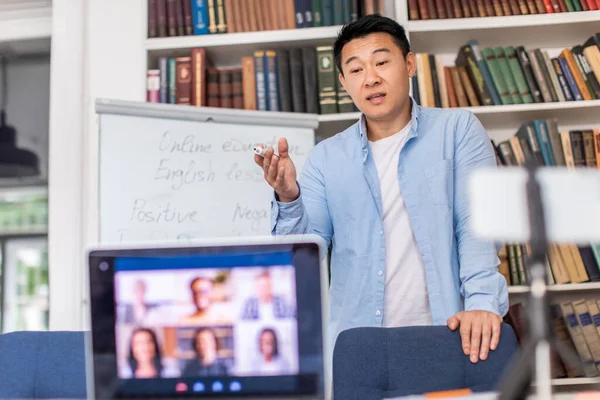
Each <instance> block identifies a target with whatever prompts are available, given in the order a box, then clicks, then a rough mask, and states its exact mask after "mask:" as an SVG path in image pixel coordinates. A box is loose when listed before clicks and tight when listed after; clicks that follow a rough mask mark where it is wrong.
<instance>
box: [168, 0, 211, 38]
mask: <svg viewBox="0 0 600 400" xmlns="http://www.w3.org/2000/svg"><path fill="white" fill-rule="evenodd" d="M158 1H160V0H158ZM191 1H192V3H191V4H192V20H193V23H194V35H206V34H208V33H209V31H208V24H209V20H208V7H207V3H206V2H207V0H191Z"/></svg>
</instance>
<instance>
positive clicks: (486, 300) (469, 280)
mask: <svg viewBox="0 0 600 400" xmlns="http://www.w3.org/2000/svg"><path fill="white" fill-rule="evenodd" d="M463 121H464V122H463ZM456 135H457V139H456V145H455V154H454V179H455V186H454V190H455V191H454V196H455V198H454V228H455V232H456V240H457V243H458V259H459V268H460V281H461V286H460V290H461V294H462V295H463V297H464V299H465V310H466V311H470V310H483V311H489V312H493V313H495V314H498V315H500V316H501V317H503V316H504V315H506V313H507V312H508V286H507V284H506V279H505V278H504V276H503V275H502V274H500V272H499V271H498V265H499V264H500V259H499V258H498V250H499V247H498V246H497V245H496V244H495V243H494V242H493V241H489V240H485V239H482V238H481V237H479V236H478V235H476V234H475V233H474V232H473V231H472V228H471V221H470V219H471V210H470V204H469V201H470V197H471V194H470V193H469V180H470V177H471V173H472V172H473V171H475V170H476V169H478V168H490V167H492V168H494V167H496V155H495V153H494V149H493V146H492V143H491V141H490V138H489V137H488V134H487V132H486V131H485V129H484V127H483V125H482V124H481V122H479V120H478V119H477V118H476V117H475V116H474V115H473V114H472V113H470V112H469V113H468V116H467V117H466V118H465V119H463V120H461V121H460V122H459V127H458V129H457V134H456Z"/></svg>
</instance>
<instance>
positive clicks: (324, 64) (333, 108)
mask: <svg viewBox="0 0 600 400" xmlns="http://www.w3.org/2000/svg"><path fill="white" fill-rule="evenodd" d="M317 62H318V68H317V79H318V81H319V82H318V84H319V108H320V110H321V114H336V113H337V112H338V106H337V92H336V84H335V80H336V75H335V62H334V60H333V46H321V47H317Z"/></svg>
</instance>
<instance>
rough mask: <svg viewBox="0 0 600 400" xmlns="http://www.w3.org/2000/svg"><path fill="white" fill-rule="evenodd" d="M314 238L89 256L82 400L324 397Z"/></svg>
mask: <svg viewBox="0 0 600 400" xmlns="http://www.w3.org/2000/svg"><path fill="white" fill-rule="evenodd" d="M325 254H326V249H325V248H324V247H323V242H322V241H321V240H320V238H319V237H318V236H312V235H302V236H283V237H271V236H269V237H265V238H232V239H226V240H205V241H198V242H194V243H193V244H192V245H185V246H182V245H173V246H170V245H169V246H167V245H160V246H153V245H147V244H146V245H141V246H131V247H120V246H115V247H110V248H108V247H99V248H95V249H91V250H89V251H88V253H87V257H88V274H89V312H90V314H89V316H90V335H89V337H88V341H87V386H88V397H89V398H94V399H117V398H119V399H123V398H125V399H127V398H146V399H147V398H171V399H180V398H181V399H183V398H196V399H213V398H214V399H216V398H228V399H236V398H244V399H249V398H256V399H258V398H260V399H264V398H270V399H273V398H277V399H323V398H325V393H327V390H326V385H327V383H326V378H325V369H326V367H325V363H326V362H325V360H324V346H325V343H326V341H325V340H324V336H325V333H324V332H325V321H326V310H327V309H328V306H327V301H326V299H327V288H328V284H327V282H328V274H327V271H326V265H325V264H324V259H325Z"/></svg>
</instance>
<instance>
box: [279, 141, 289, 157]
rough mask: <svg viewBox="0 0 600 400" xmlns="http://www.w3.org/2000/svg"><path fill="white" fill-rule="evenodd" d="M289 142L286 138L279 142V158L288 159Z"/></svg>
mask: <svg viewBox="0 0 600 400" xmlns="http://www.w3.org/2000/svg"><path fill="white" fill-rule="evenodd" d="M288 149H289V147H288V142H287V139H286V138H281V139H279V140H278V141H277V151H278V154H279V157H281V158H286V157H288V156H289V154H288Z"/></svg>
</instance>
